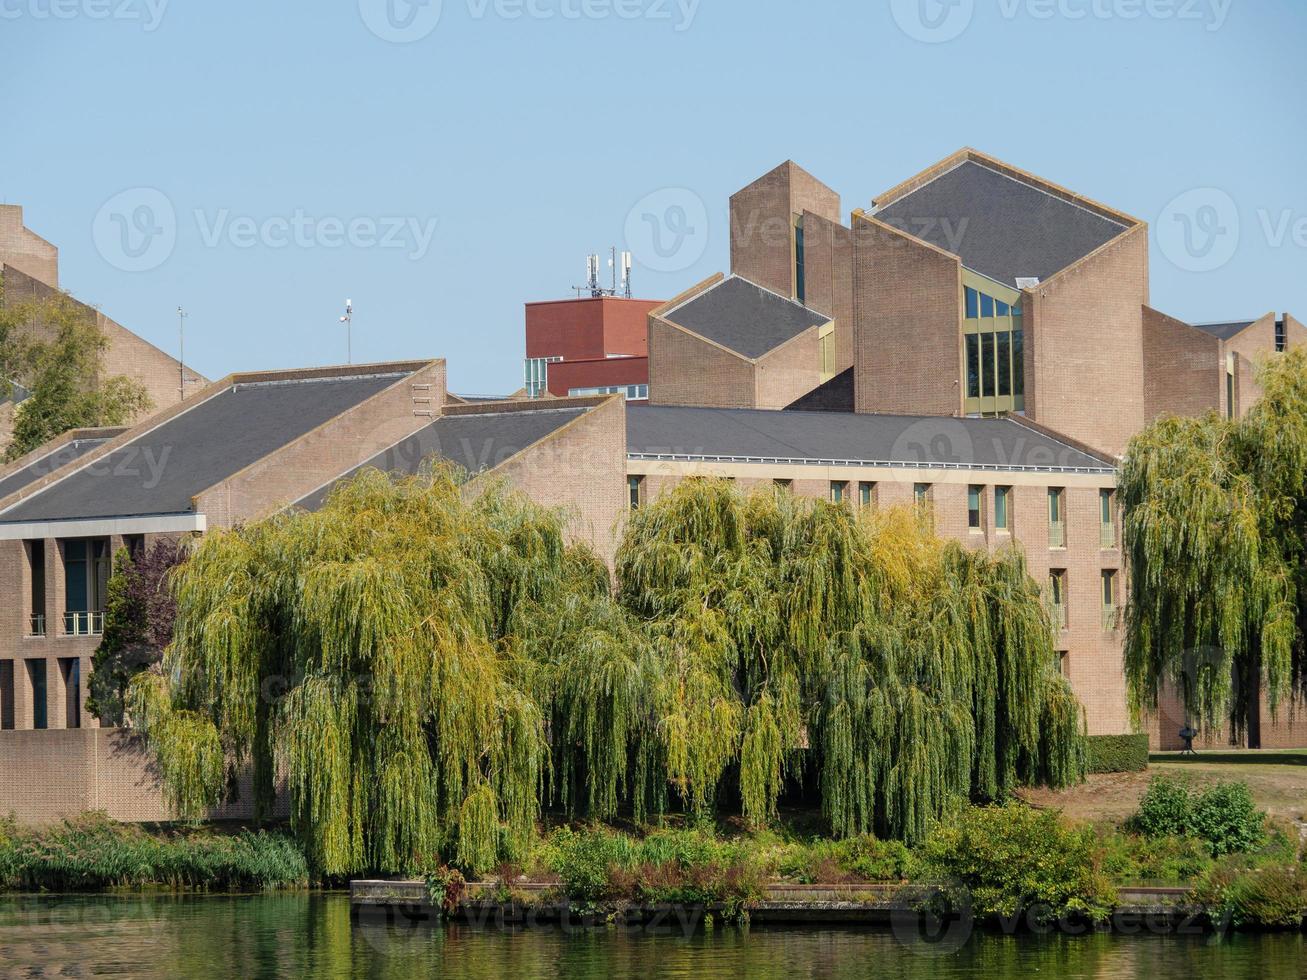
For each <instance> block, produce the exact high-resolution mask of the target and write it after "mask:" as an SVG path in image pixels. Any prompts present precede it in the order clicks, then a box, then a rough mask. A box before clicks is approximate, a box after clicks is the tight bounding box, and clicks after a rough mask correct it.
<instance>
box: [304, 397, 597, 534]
mask: <svg viewBox="0 0 1307 980" xmlns="http://www.w3.org/2000/svg"><path fill="white" fill-rule="evenodd" d="M587 411H589V409H587V408H552V409H549V408H546V409H540V410H538V411H520V412H495V413H487V414H485V415H444V416H441V417H440V418H438V419H436V421H434V422H433V423H431V424H430V425H429V426H427V427H426V428H424V429H421V430H420V431H418V432H416V433H414V434H413V435H411V436H409V437H408V438H407V439H404V440H402V441H401V442H398V443H396V444H395V445H393V446H391V447H390V448H389V449H387V450H385V451H384V452H381V453H378V454H377V455H376V456H374V457H372V458H371V459H370V460H368V461H367V462H366V463H362V464H360V465H359V466H356V467H354V468H353V469H351V470H350V471H349V472H347V473H344V474H342V475H341V476H340V477H338V478H337V479H336V480H333V481H332V482H331V483H329V484H327V485H326V486H325V487H321V488H319V489H318V490H315V491H314V492H313V493H311V494H309V495H308V496H307V497H305V498H304V499H303V500H301V501H299V504H298V506H300V507H303V508H305V509H306V510H316V509H317V508H319V507H321V506H322V504H323V502H324V501H325V500H326V499H327V496H328V494H329V493H330V492H331V489H332V487H334V486H335V485H336V484H337V483H339V482H340V481H341V480H346V479H348V478H349V477H351V476H353V475H354V474H355V473H357V472H358V471H359V470H361V469H363V468H364V467H367V466H372V467H375V468H377V469H379V470H381V471H382V472H384V473H402V474H405V475H412V474H414V473H417V472H418V469H419V467H420V466H421V465H422V463H423V462H424V461H425V460H428V459H430V458H432V457H438V458H440V459H446V460H449V461H450V462H453V463H456V464H458V465H459V466H461V467H462V468H463V469H465V470H467V471H468V472H469V473H471V474H474V475H475V474H477V473H480V472H483V471H485V470H489V469H493V468H494V467H496V466H498V465H499V464H500V463H502V462H504V461H505V460H507V459H508V458H509V457H511V456H515V455H517V454H518V453H519V452H521V451H522V450H523V449H526V448H527V447H528V446H531V445H533V444H535V443H537V442H539V441H540V440H541V439H543V438H544V437H545V436H547V435H549V434H550V433H552V432H555V431H557V430H558V429H560V428H562V427H563V426H564V425H566V424H567V423H568V422H570V421H572V420H573V419H575V418H579V417H580V416H582V415H584V414H585V413H586V412H587Z"/></svg>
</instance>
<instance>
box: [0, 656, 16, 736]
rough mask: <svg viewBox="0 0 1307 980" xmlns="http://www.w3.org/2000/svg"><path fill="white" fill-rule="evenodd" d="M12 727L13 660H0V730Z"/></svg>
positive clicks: (9, 729)
mask: <svg viewBox="0 0 1307 980" xmlns="http://www.w3.org/2000/svg"><path fill="white" fill-rule="evenodd" d="M13 728H14V662H13V661H12V660H0V730H3V731H6V732H9V731H13Z"/></svg>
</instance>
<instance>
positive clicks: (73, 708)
mask: <svg viewBox="0 0 1307 980" xmlns="http://www.w3.org/2000/svg"><path fill="white" fill-rule="evenodd" d="M59 679H60V681H62V682H63V688H64V727H66V728H81V727H82V661H81V659H80V658H78V657H61V658H60V659H59Z"/></svg>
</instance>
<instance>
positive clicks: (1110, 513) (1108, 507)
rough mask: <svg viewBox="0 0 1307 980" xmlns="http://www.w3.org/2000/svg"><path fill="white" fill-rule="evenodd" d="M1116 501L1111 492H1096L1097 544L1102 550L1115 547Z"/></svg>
mask: <svg viewBox="0 0 1307 980" xmlns="http://www.w3.org/2000/svg"><path fill="white" fill-rule="evenodd" d="M1115 505H1116V501H1115V494H1113V493H1112V491H1111V490H1106V489H1104V490H1099V491H1098V544H1099V547H1102V548H1115V547H1116V516H1115V513H1114V512H1115V510H1116V506H1115Z"/></svg>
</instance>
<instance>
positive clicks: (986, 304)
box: [980, 293, 994, 319]
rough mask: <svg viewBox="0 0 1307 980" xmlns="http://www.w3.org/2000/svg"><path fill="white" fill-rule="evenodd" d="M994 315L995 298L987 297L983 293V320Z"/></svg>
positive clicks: (981, 307)
mask: <svg viewBox="0 0 1307 980" xmlns="http://www.w3.org/2000/svg"><path fill="white" fill-rule="evenodd" d="M993 315H994V297H993V296H986V295H985V294H984V293H981V294H980V316H981V318H982V319H983V318H984V317H991V316H993Z"/></svg>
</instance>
